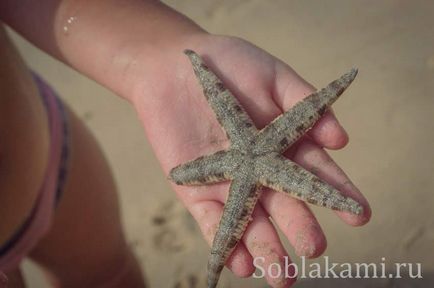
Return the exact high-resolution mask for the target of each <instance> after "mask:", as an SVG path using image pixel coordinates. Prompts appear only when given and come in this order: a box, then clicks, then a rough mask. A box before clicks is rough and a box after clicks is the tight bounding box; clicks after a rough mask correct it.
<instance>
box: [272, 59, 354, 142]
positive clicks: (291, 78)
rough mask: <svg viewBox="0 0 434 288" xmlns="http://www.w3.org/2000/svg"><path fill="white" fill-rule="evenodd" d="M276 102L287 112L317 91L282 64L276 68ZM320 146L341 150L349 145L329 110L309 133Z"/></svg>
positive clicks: (343, 132)
mask: <svg viewBox="0 0 434 288" xmlns="http://www.w3.org/2000/svg"><path fill="white" fill-rule="evenodd" d="M275 81H276V83H275V93H274V94H275V95H273V96H274V97H273V98H274V101H275V102H276V104H277V105H278V106H279V107H280V108H281V109H282V110H283V111H286V110H288V109H289V108H291V107H292V106H294V105H295V104H296V103H297V102H299V101H301V100H303V99H304V98H305V97H307V96H308V95H310V94H312V93H313V92H315V91H316V89H315V88H314V87H313V86H312V85H311V84H309V83H308V82H307V81H306V80H304V79H303V78H302V77H301V76H300V75H298V74H297V73H296V72H295V71H294V70H293V69H292V68H291V67H289V66H288V65H286V64H283V63H281V64H280V65H279V64H277V66H276V78H275ZM308 134H309V135H310V136H311V137H312V139H313V140H314V141H315V142H316V143H317V144H318V145H320V146H322V147H326V148H329V149H340V148H342V147H344V146H345V145H346V144H347V143H348V134H347V133H346V131H345V129H344V128H343V127H342V126H341V125H340V123H339V121H338V120H337V119H336V117H335V115H334V113H333V111H332V110H331V109H329V111H327V112H326V113H325V114H324V115H323V117H321V118H320V119H319V120H318V122H317V123H316V124H315V125H314V126H313V127H312V129H311V130H310V131H309V132H308Z"/></svg>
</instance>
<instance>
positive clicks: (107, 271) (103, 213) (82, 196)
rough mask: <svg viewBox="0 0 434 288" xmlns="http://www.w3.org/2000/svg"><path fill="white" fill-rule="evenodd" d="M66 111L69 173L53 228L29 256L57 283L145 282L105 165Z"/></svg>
mask: <svg viewBox="0 0 434 288" xmlns="http://www.w3.org/2000/svg"><path fill="white" fill-rule="evenodd" d="M68 112H69V113H68V114H69V127H70V131H71V145H70V150H71V151H70V153H71V157H70V163H69V164H70V165H69V168H68V178H67V181H66V185H65V187H64V192H63V195H62V198H61V201H60V203H59V206H58V208H57V210H56V215H55V219H54V223H53V226H52V229H51V231H50V232H49V234H48V235H47V236H46V237H45V238H44V239H43V240H42V241H41V242H40V243H39V244H38V246H37V247H36V248H35V249H34V251H33V252H32V253H31V257H32V258H33V259H34V260H35V261H36V262H38V263H39V264H41V265H42V266H43V267H44V268H45V269H47V270H49V271H51V272H52V273H53V274H54V275H56V276H57V277H58V280H59V282H60V284H61V287H131V288H135V287H137V288H139V287H144V280H143V277H142V274H141V272H140V268H139V265H138V263H137V261H136V260H135V258H134V256H133V254H132V252H131V250H130V248H129V247H128V246H127V244H126V241H125V238H124V234H123V231H122V227H121V223H120V215H119V206H118V198H117V194H116V188H115V184H114V183H113V178H112V175H111V173H110V170H109V168H108V165H107V163H106V161H105V159H104V156H103V155H102V153H101V151H100V149H99V147H98V145H97V143H96V141H95V139H94V138H93V136H92V135H91V134H90V133H89V131H88V130H87V128H86V127H85V126H84V125H83V124H82V123H81V121H80V120H79V119H78V118H77V117H76V116H75V115H74V114H73V113H72V112H71V111H68ZM112 283H113V284H112Z"/></svg>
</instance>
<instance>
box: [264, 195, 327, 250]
mask: <svg viewBox="0 0 434 288" xmlns="http://www.w3.org/2000/svg"><path fill="white" fill-rule="evenodd" d="M260 201H261V204H262V206H263V207H264V209H265V211H266V212H267V213H268V214H270V216H271V217H272V218H273V220H274V222H275V223H276V224H277V226H278V227H279V228H280V230H281V231H282V232H283V234H284V235H285V236H286V238H288V240H289V242H290V243H291V245H292V246H293V247H294V249H295V253H296V254H297V255H298V256H305V257H308V258H314V257H318V256H319V255H321V254H322V253H323V252H324V250H325V249H326V247H327V241H326V238H325V236H324V233H323V231H322V229H321V227H320V225H319V223H318V221H317V220H316V219H315V216H314V215H313V214H312V212H311V211H310V209H309V207H307V205H306V204H305V203H304V202H303V201H300V200H298V199H295V198H292V197H290V196H289V195H285V194H284V193H281V192H276V191H273V190H269V189H268V190H267V191H265V193H263V195H262V197H261V200H260Z"/></svg>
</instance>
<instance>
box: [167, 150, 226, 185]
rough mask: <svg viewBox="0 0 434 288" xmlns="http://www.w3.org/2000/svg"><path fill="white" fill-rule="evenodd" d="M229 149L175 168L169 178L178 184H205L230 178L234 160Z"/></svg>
mask: <svg viewBox="0 0 434 288" xmlns="http://www.w3.org/2000/svg"><path fill="white" fill-rule="evenodd" d="M229 154H230V152H229V151H224V150H221V151H218V152H216V153H214V154H211V155H207V156H201V157H198V158H196V159H194V160H192V161H189V162H187V163H184V164H181V165H179V166H176V167H175V168H173V169H172V170H171V171H170V173H169V179H170V180H171V181H173V182H175V183H176V184H178V185H204V184H212V183H217V182H222V181H225V180H230V179H231V177H230V175H229V174H230V171H231V170H232V169H233V168H232V167H233V165H232V163H233V161H231V159H232V158H231V156H230V155H229Z"/></svg>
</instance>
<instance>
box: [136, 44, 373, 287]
mask: <svg viewBox="0 0 434 288" xmlns="http://www.w3.org/2000/svg"><path fill="white" fill-rule="evenodd" d="M193 43H194V44H193V45H194V47H184V48H193V49H194V50H196V51H197V52H198V53H199V54H201V55H202V56H203V58H204V59H205V61H206V63H207V64H208V66H210V68H211V69H212V70H213V71H215V72H216V74H218V75H219V77H220V78H221V79H222V80H223V82H224V83H225V85H226V86H227V87H228V88H229V90H231V91H232V92H233V94H234V95H235V96H236V97H237V98H238V100H239V101H240V103H241V105H242V106H243V107H244V109H245V110H246V111H247V113H248V114H249V115H250V116H251V118H252V119H253V121H254V122H255V124H256V126H257V127H258V128H262V127H264V126H266V125H267V124H268V123H269V122H270V121H272V120H273V119H274V118H276V117H277V116H278V115H280V114H281V113H282V112H283V111H286V110H288V108H290V107H291V106H293V105H294V104H295V103H296V102H298V101H300V100H301V99H302V98H304V97H306V96H307V95H309V94H310V93H311V92H313V91H314V89H313V87H312V86H310V85H309V84H308V83H306V82H305V81H304V80H303V79H302V78H301V77H300V76H298V75H297V74H296V73H295V72H294V71H293V70H292V69H291V68H290V67H289V66H287V65H286V64H284V63H282V62H281V61H279V60H278V59H276V58H274V57H272V56H271V55H269V54H268V53H266V52H264V51H262V50H261V49H259V48H257V47H255V46H253V45H251V44H249V43H248V42H245V41H243V40H240V39H237V38H230V37H220V36H206V37H203V36H201V40H200V41H194V42H193ZM174 53H177V52H176V51H175V52H174ZM178 53H179V57H178V56H170V55H171V54H170V53H168V55H169V56H168V57H167V58H166V60H164V61H162V62H161V63H160V66H159V67H156V68H155V69H154V70H153V71H154V74H152V75H148V76H149V77H146V79H145V80H143V81H144V83H142V85H139V86H138V87H139V88H138V89H136V90H135V91H136V95H135V97H133V99H134V101H133V102H134V104H135V107H136V109H137V111H138V114H139V116H140V118H141V119H142V122H143V124H144V126H145V129H146V132H147V134H148V138H149V141H150V142H151V144H152V146H153V148H154V150H155V152H156V154H157V157H158V158H159V160H160V162H161V163H162V166H163V169H164V170H165V172H166V173H167V172H168V171H169V170H170V169H171V168H173V167H174V166H176V165H178V164H180V163H183V162H186V161H188V160H192V159H194V158H196V157H198V156H201V155H205V154H210V153H212V152H215V151H217V150H221V149H222V148H225V147H227V146H228V140H227V139H226V138H225V136H224V132H223V131H222V129H221V127H220V126H219V124H218V122H217V120H216V118H215V115H214V114H213V112H212V110H211V108H210V107H209V106H208V104H207V102H206V100H205V97H204V96H203V94H202V91H201V88H200V86H199V84H198V83H197V79H196V77H195V76H194V74H193V71H192V68H191V65H190V63H189V61H188V59H187V57H185V56H184V55H183V54H182V50H181V49H180V50H179V52H178ZM172 55H173V54H172ZM171 61H172V62H171ZM164 64H166V65H164ZM169 65H171V66H169ZM155 71H157V72H155ZM150 106H152V107H153V109H152V110H151V109H149V107H150ZM347 141H348V138H347V135H346V133H345V131H344V130H343V128H342V127H341V126H340V125H339V123H338V122H337V120H336V118H335V117H334V115H333V114H332V112H327V113H326V114H325V115H324V116H323V117H322V118H321V119H320V120H319V121H318V122H317V123H316V125H315V126H314V127H313V129H312V130H310V131H309V133H308V135H306V136H305V137H303V139H301V140H300V141H299V142H298V143H297V145H295V147H291V148H290V149H289V150H288V151H287V153H286V156H288V157H289V158H291V159H293V160H295V161H296V162H298V163H299V164H301V165H302V166H303V167H305V168H306V169H308V170H310V171H312V172H314V173H315V174H317V175H318V176H319V177H321V178H322V179H324V180H325V181H326V182H328V183H330V184H331V185H333V186H335V187H336V188H338V189H339V190H340V191H341V192H342V193H343V194H345V195H347V196H350V197H351V198H353V199H355V200H356V201H357V202H359V203H360V204H361V205H363V207H364V214H363V215H360V216H356V215H352V214H348V213H344V212H336V213H337V214H338V216H339V217H340V218H341V219H342V220H343V221H345V222H346V223H348V224H350V225H362V224H364V223H366V222H367V221H368V220H369V217H370V209H369V206H368V203H367V201H366V200H365V199H364V198H363V196H362V195H361V194H360V192H359V191H358V189H357V188H356V187H355V186H354V185H352V184H351V182H350V180H349V179H348V178H347V176H346V175H345V174H344V173H343V171H342V170H341V169H340V168H339V167H338V166H337V165H336V164H335V163H334V162H333V160H332V159H331V158H330V157H329V156H328V155H327V153H326V152H325V151H324V150H323V148H322V147H326V148H330V149H339V148H342V147H344V146H345V144H346V143H347ZM174 190H175V191H176V193H177V195H178V196H179V198H180V199H181V200H182V201H183V203H184V204H185V206H186V207H187V209H188V210H189V211H190V212H191V213H192V215H193V217H194V218H195V219H196V220H197V221H198V224H199V226H200V228H201V231H202V233H203V234H204V237H205V239H206V240H207V241H208V243H210V244H211V243H212V238H213V236H214V234H215V232H216V229H217V226H218V223H219V221H220V218H221V214H222V211H223V205H224V202H225V199H226V196H227V193H228V183H221V184H216V185H212V186H195V187H183V186H174ZM269 216H271V217H272V218H273V219H274V221H275V223H276V224H277V226H278V227H279V228H280V229H281V230H282V232H283V234H284V235H285V236H286V237H287V238H288V239H289V241H290V243H291V244H292V246H294V248H295V251H296V253H297V254H298V255H300V256H301V255H303V256H306V257H316V256H319V255H320V254H321V253H322V252H323V251H324V249H325V247H326V239H325V236H324V234H323V232H322V230H321V228H320V226H319V224H318V222H317V221H316V219H315V217H314V215H313V214H312V212H311V211H310V209H309V208H308V207H307V205H306V204H305V203H303V202H301V201H299V200H297V199H294V198H291V197H289V196H288V195H284V194H282V193H279V192H275V191H271V190H268V191H266V192H265V193H263V195H262V197H261V199H260V201H259V203H258V204H257V206H256V208H255V211H254V213H253V220H252V222H251V223H250V224H249V226H248V228H247V230H246V232H245V233H244V236H243V239H242V241H241V242H240V243H239V244H238V246H237V247H236V249H235V251H234V252H233V253H232V256H231V257H230V259H229V260H228V262H227V266H228V267H229V268H230V269H231V270H232V271H233V272H234V273H235V274H236V275H238V276H241V277H243V276H249V275H251V274H252V273H253V271H254V266H253V264H252V263H253V258H254V257H264V260H265V261H264V263H263V264H264V267H267V266H268V265H270V264H271V263H276V262H277V263H281V264H282V263H283V259H284V256H287V254H286V252H285V249H284V248H283V246H282V244H281V242H280V240H279V238H278V235H277V232H276V229H275V227H274V226H273V224H272V223H271V221H270V219H269ZM282 268H283V267H282ZM266 278H267V281H268V282H269V284H270V285H272V286H273V287H285V286H289V284H290V283H291V282H292V281H293V279H275V278H272V277H270V276H269V275H268V277H267V276H266Z"/></svg>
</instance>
